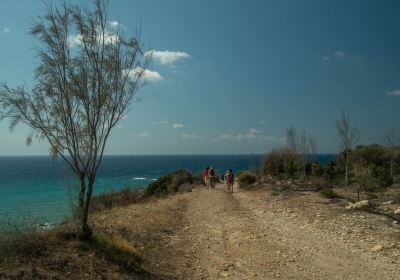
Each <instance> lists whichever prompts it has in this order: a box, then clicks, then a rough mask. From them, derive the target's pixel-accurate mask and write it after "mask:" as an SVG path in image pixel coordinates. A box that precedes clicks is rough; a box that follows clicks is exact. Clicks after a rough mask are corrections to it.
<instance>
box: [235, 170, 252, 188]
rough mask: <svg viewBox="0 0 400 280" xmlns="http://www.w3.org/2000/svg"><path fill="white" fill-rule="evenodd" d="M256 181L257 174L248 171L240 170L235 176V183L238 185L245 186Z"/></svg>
mask: <svg viewBox="0 0 400 280" xmlns="http://www.w3.org/2000/svg"><path fill="white" fill-rule="evenodd" d="M256 181H257V175H256V174H254V173H252V172H250V171H242V172H240V174H239V175H238V176H237V183H238V185H239V187H242V188H243V187H246V186H248V185H250V184H253V183H255V182H256Z"/></svg>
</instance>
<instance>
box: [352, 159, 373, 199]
mask: <svg viewBox="0 0 400 280" xmlns="http://www.w3.org/2000/svg"><path fill="white" fill-rule="evenodd" d="M352 173H353V175H354V179H355V184H354V185H355V189H356V192H357V200H358V201H359V200H360V192H361V191H363V190H366V189H373V187H374V185H375V181H374V178H373V176H372V168H371V167H370V166H369V165H368V164H367V163H365V162H360V163H356V164H354V166H353V169H352Z"/></svg>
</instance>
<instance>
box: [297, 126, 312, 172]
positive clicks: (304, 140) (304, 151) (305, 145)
mask: <svg viewBox="0 0 400 280" xmlns="http://www.w3.org/2000/svg"><path fill="white" fill-rule="evenodd" d="M308 140H309V138H308V136H307V132H306V131H305V130H303V131H302V132H301V134H300V136H299V150H300V151H299V152H300V159H301V166H302V175H303V178H305V177H306V166H307V159H308V154H309V151H310V146H309V142H308Z"/></svg>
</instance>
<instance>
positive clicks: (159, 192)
mask: <svg viewBox="0 0 400 280" xmlns="http://www.w3.org/2000/svg"><path fill="white" fill-rule="evenodd" d="M192 185H193V175H192V173H191V172H189V171H186V170H178V171H175V172H173V173H170V174H168V175H165V176H161V177H160V178H159V179H158V180H157V181H155V182H152V183H151V184H150V185H149V186H148V187H147V188H146V190H145V192H144V196H145V197H149V196H165V195H168V194H173V193H177V192H186V191H191V190H192V187H193V186H192Z"/></svg>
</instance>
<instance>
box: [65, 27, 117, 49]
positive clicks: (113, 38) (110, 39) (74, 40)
mask: <svg viewBox="0 0 400 280" xmlns="http://www.w3.org/2000/svg"><path fill="white" fill-rule="evenodd" d="M99 32H101V30H99ZM103 35H104V37H103ZM103 35H102V37H100V38H98V40H99V42H102V41H103V38H104V43H105V44H107V45H109V44H113V43H116V42H118V41H119V37H118V36H117V35H116V34H114V33H112V32H110V31H107V30H105V31H104V34H103ZM67 40H68V44H69V47H70V48H73V47H77V46H81V45H82V44H83V43H82V35H81V34H75V35H70V36H68V39H67Z"/></svg>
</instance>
